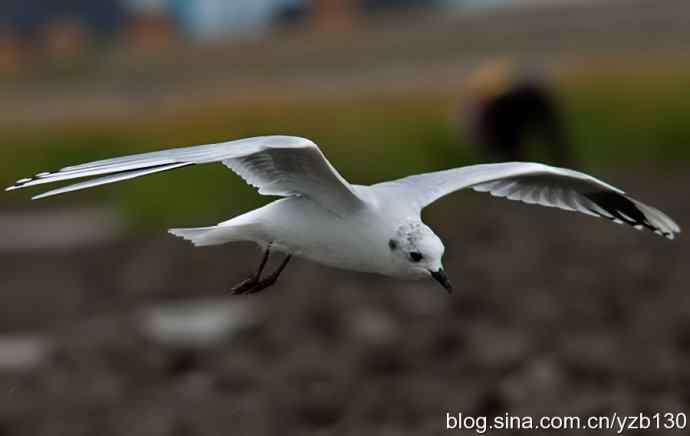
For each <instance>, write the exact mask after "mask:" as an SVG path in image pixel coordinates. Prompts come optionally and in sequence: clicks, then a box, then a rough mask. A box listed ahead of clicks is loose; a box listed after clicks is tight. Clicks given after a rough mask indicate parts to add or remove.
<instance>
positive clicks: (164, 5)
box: [119, 0, 177, 52]
mask: <svg viewBox="0 0 690 436" xmlns="http://www.w3.org/2000/svg"><path fill="white" fill-rule="evenodd" d="M125 6H126V7H127V20H126V24H125V26H124V27H123V29H122V31H121V33H122V35H121V37H120V38H119V39H120V41H121V42H123V43H124V44H125V45H126V47H127V48H128V49H130V50H132V51H136V52H155V51H157V50H161V49H164V48H166V47H169V46H170V45H171V43H172V42H173V41H174V39H175V38H176V34H177V31H176V28H175V23H174V21H173V18H172V17H171V15H170V13H169V10H168V2H167V0H127V2H126V3H125Z"/></svg>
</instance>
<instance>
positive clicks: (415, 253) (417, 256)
mask: <svg viewBox="0 0 690 436" xmlns="http://www.w3.org/2000/svg"><path fill="white" fill-rule="evenodd" d="M423 258H424V256H422V253H420V252H418V251H413V252H411V253H410V259H412V262H419V261H420V260H422V259H423Z"/></svg>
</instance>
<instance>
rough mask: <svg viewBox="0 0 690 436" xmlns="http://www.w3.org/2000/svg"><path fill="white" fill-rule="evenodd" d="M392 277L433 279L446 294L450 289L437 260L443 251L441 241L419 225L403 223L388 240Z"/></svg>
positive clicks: (416, 222) (422, 224) (428, 229)
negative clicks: (394, 274) (392, 270)
mask: <svg viewBox="0 0 690 436" xmlns="http://www.w3.org/2000/svg"><path fill="white" fill-rule="evenodd" d="M388 248H389V250H390V255H391V260H392V263H393V268H394V270H395V271H396V275H399V276H401V277H407V278H424V277H433V278H434V279H436V280H437V281H438V282H439V283H440V284H441V285H442V286H443V287H444V288H445V289H446V290H447V291H448V292H451V291H452V289H453V288H452V286H451V284H450V280H448V276H447V275H446V272H445V270H444V269H443V264H442V263H441V259H442V258H443V252H444V251H445V247H444V246H443V242H441V239H440V238H439V237H438V236H436V234H435V233H434V232H433V231H432V230H431V229H430V228H429V227H428V226H427V225H426V224H424V223H422V222H421V221H410V222H406V223H403V224H402V225H400V226H399V227H398V228H397V229H396V230H395V233H394V234H393V235H392V236H391V238H390V239H389V240H388Z"/></svg>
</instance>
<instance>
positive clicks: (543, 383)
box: [500, 356, 565, 410]
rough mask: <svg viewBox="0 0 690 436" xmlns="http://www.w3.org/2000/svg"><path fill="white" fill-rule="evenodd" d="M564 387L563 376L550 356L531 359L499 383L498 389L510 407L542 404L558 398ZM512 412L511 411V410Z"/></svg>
mask: <svg viewBox="0 0 690 436" xmlns="http://www.w3.org/2000/svg"><path fill="white" fill-rule="evenodd" d="M564 387H565V375H564V374H563V372H562V371H561V370H560V368H559V367H558V365H557V364H556V361H555V359H553V358H552V357H550V356H541V357H538V358H535V359H532V360H531V361H529V362H528V363H526V364H525V365H524V366H523V367H521V368H520V369H519V370H518V371H515V372H513V373H511V374H510V375H509V376H508V377H506V379H504V380H503V381H502V382H501V385H500V389H501V392H502V393H503V395H504V397H505V398H506V399H507V400H508V402H509V404H510V405H517V404H522V405H526V404H529V405H530V407H532V408H538V407H539V406H540V405H539V404H536V403H534V401H535V399H539V400H541V401H542V402H543V404H548V403H549V402H551V401H553V400H555V399H557V398H559V396H560V394H561V391H562V390H563V388H564ZM511 410H512V409H511Z"/></svg>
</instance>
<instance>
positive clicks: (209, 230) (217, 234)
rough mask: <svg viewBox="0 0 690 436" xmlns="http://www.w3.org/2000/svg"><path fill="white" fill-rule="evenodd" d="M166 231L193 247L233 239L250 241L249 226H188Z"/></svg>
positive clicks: (217, 243)
mask: <svg viewBox="0 0 690 436" xmlns="http://www.w3.org/2000/svg"><path fill="white" fill-rule="evenodd" d="M168 233H170V234H172V235H175V236H177V237H180V238H183V239H186V240H188V241H190V242H191V243H192V244H194V246H195V247H206V246H209V245H220V244H225V243H227V242H233V241H252V240H253V238H252V237H251V235H252V232H251V226H247V225H237V226H236V225H217V226H211V227H190V228H182V229H168Z"/></svg>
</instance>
